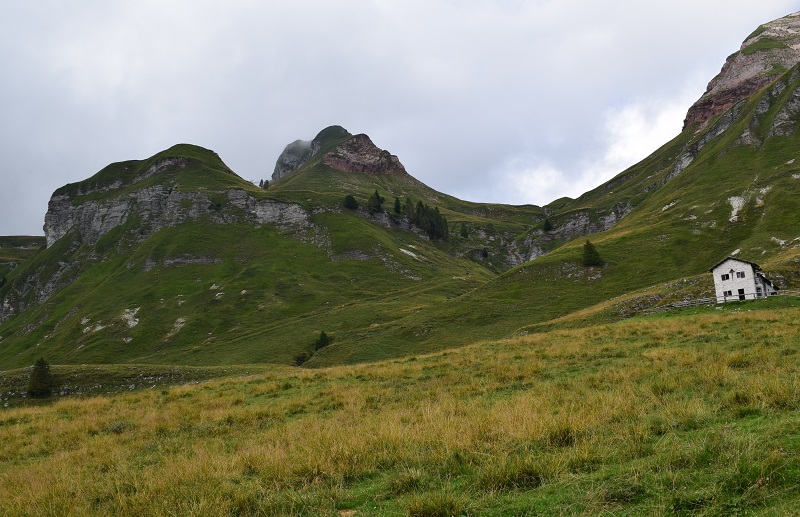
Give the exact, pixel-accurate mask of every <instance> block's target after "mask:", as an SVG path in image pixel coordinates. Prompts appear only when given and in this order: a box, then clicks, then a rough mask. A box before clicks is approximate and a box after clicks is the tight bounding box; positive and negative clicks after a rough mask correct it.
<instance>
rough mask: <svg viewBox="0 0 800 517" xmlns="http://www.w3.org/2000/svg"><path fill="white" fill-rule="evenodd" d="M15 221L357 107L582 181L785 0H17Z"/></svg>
mask: <svg viewBox="0 0 800 517" xmlns="http://www.w3.org/2000/svg"><path fill="white" fill-rule="evenodd" d="M2 6H3V15H2V17H0V43H2V44H1V45H0V67H1V69H2V80H1V81H0V108H1V109H0V180H1V181H0V235H15V234H29V235H42V234H43V231H42V224H43V222H44V214H45V212H46V211H47V201H48V199H49V198H50V195H51V194H52V192H53V191H54V190H55V189H56V188H58V187H60V186H62V185H64V184H66V183H71V182H75V181H80V180H83V179H85V178H88V177H90V176H91V175H93V174H94V173H95V172H97V171H98V170H100V169H101V168H103V167H104V166H105V165H107V164H108V163H111V162H115V161H122V160H129V159H144V158H147V157H149V156H151V155H153V154H155V153H157V152H159V151H161V150H163V149H166V148H168V147H170V146H172V145H174V144H176V143H181V142H186V143H193V144H197V145H201V146H203V147H207V148H210V149H213V150H215V151H216V152H218V153H219V154H220V156H221V157H222V159H223V160H224V161H225V162H226V163H227V164H228V165H229V166H230V167H231V168H232V169H233V170H234V171H236V172H237V173H238V174H239V175H240V176H242V177H244V178H246V179H250V180H259V179H268V178H269V177H270V176H271V174H272V170H273V168H274V166H275V160H276V158H277V157H278V155H279V154H280V152H281V151H282V149H283V148H284V146H285V145H286V144H288V143H289V142H291V141H293V140H296V139H304V140H310V139H311V138H313V137H314V136H315V135H316V134H317V133H318V132H319V131H320V130H321V129H323V128H325V127H327V126H329V125H333V124H338V125H341V126H344V127H345V128H346V129H347V130H349V131H350V132H351V133H367V134H368V135H370V137H371V138H372V140H373V141H374V142H375V143H376V144H377V145H378V146H379V147H381V148H383V149H387V150H389V151H390V152H392V153H393V154H396V155H398V156H399V157H400V161H402V162H403V164H404V165H405V167H406V169H407V170H408V172H409V173H410V174H412V175H413V176H415V177H416V178H418V179H420V180H421V181H423V182H425V183H426V184H428V185H429V186H431V187H433V188H435V189H437V190H440V191H443V192H446V193H448V194H452V195H455V196H457V197H460V198H462V199H468V200H472V201H481V202H501V203H510V204H523V203H532V204H539V205H542V204H546V203H548V202H550V201H553V200H554V199H556V198H559V197H561V196H570V197H576V196H578V195H580V194H581V193H582V192H585V191H586V190H589V189H591V188H593V187H595V186H597V185H599V184H600V183H602V182H603V181H605V180H607V179H609V178H611V177H613V176H614V175H616V174H617V173H619V172H621V171H622V170H624V169H625V168H627V167H628V166H630V165H632V164H634V163H636V162H637V161H639V160H640V159H642V158H644V157H645V156H647V155H648V154H650V153H651V152H652V151H654V150H655V149H656V148H657V147H659V146H660V145H661V144H663V143H665V142H667V141H668V140H669V139H670V138H672V137H674V136H675V135H677V134H678V133H679V132H680V130H681V126H682V122H683V118H684V116H685V114H686V110H687V109H688V108H689V106H690V105H691V104H692V103H693V102H694V101H695V100H696V99H697V98H698V97H699V96H700V95H701V94H702V93H703V92H704V91H705V87H706V85H707V83H708V82H709V81H710V80H711V79H712V78H713V77H714V75H716V74H717V73H718V72H719V70H720V68H721V66H722V64H723V63H724V61H725V58H726V57H727V56H728V55H729V54H731V53H733V52H735V51H736V50H738V48H739V46H740V44H741V42H742V41H743V40H744V38H745V37H746V36H747V35H748V34H750V32H752V31H753V30H754V29H755V28H756V27H758V25H759V24H761V23H764V22H768V21H771V20H773V19H776V18H780V17H782V16H784V15H786V14H789V13H791V12H794V11H798V10H800V1H783V0H771V1H769V2H753V1H752V0H744V1H740V0H733V1H732V0H704V1H702V2H698V1H697V0H691V1H689V0H670V1H661V0H657V1H650V2H642V1H641V0H636V1H634V0H617V1H613V2H597V1H595V0H530V1H516V0H502V1H493V2H489V1H472V0H449V1H448V0H442V1H437V0H385V1H378V0H373V1H368V0H342V1H336V0H291V1H289V0H286V1H277V0H273V1H256V0H226V1H224V2H222V1H204V0H152V1H150V0H140V1H130V0H120V1H116V0H98V1H90V0H83V1H81V0H64V1H56V0H36V1H31V2H18V1H13V2H12V1H10V0H9V1H2Z"/></svg>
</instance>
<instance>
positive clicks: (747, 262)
mask: <svg viewBox="0 0 800 517" xmlns="http://www.w3.org/2000/svg"><path fill="white" fill-rule="evenodd" d="M726 260H736V261H737V262H744V263H745V264H750V265H751V266H753V269H754V270H755V271H761V266H759V265H758V264H756V263H755V262H750V261H749V260H742V259H740V258H736V257H731V256H727V257H725V258H724V259H722V260H720V261H719V262H717V263H716V264H714V265H713V266H711V269H709V271H711V272H713V271H714V270H715V269H717V266H719V265H720V264H722V263H723V262H725V261H726Z"/></svg>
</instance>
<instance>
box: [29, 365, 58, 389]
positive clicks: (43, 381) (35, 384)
mask: <svg viewBox="0 0 800 517" xmlns="http://www.w3.org/2000/svg"><path fill="white" fill-rule="evenodd" d="M54 387H55V380H54V379H53V374H52V373H50V365H49V364H47V361H45V360H44V359H43V358H41V357H40V358H39V359H37V360H36V363H35V364H34V365H33V370H31V376H30V379H29V380H28V395H30V396H31V397H35V398H45V397H49V396H50V395H51V394H52V393H53V388H54Z"/></svg>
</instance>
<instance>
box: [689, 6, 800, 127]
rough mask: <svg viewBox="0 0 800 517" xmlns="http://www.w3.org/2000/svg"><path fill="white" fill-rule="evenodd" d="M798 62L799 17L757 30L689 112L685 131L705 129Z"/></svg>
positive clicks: (779, 21)
mask: <svg viewBox="0 0 800 517" xmlns="http://www.w3.org/2000/svg"><path fill="white" fill-rule="evenodd" d="M798 61H800V13H794V14H790V15H789V16H786V17H784V18H780V19H778V20H775V21H772V22H770V23H767V24H764V25H762V26H761V27H759V28H758V29H757V30H756V31H755V32H753V34H751V35H750V36H749V37H748V38H747V39H746V40H745V41H744V43H742V46H741V48H740V49H739V51H738V52H736V53H734V54H732V55H731V56H730V57H728V59H727V61H726V62H725V65H724V66H723V67H722V71H720V73H719V74H718V75H717V76H716V77H715V78H714V79H712V80H711V82H710V83H709V84H708V88H707V89H706V92H705V93H704V94H703V96H702V97H700V99H699V100H698V101H697V102H695V103H694V105H692V107H691V108H689V111H688V113H687V114H686V119H685V121H684V129H685V128H687V127H688V126H690V125H692V124H699V126H700V128H703V127H705V126H706V125H707V124H708V122H709V121H710V120H711V119H713V118H714V117H716V116H717V115H720V114H721V113H724V112H725V111H727V110H729V109H730V108H731V107H733V106H734V105H735V104H736V103H738V102H739V101H741V100H743V99H746V98H748V97H750V96H751V95H753V94H754V93H755V92H757V91H759V90H760V89H762V88H764V87H765V86H767V85H768V84H770V83H771V82H772V81H773V80H775V78H776V77H778V76H779V75H781V74H782V73H783V72H785V71H786V70H787V69H789V68H791V67H792V66H794V65H795V64H796V63H797V62H798Z"/></svg>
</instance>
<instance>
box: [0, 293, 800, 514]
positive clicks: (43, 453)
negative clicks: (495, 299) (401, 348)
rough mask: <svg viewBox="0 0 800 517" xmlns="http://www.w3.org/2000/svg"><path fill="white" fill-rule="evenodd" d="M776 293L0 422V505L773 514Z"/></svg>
mask: <svg viewBox="0 0 800 517" xmlns="http://www.w3.org/2000/svg"><path fill="white" fill-rule="evenodd" d="M783 301H784V300H769V301H766V302H746V303H745V304H743V305H736V306H728V307H727V308H726V310H722V311H718V310H715V309H713V308H709V309H706V310H705V312H702V313H696V314H690V313H680V312H678V313H674V314H670V315H666V316H664V315H662V316H658V317H648V318H645V319H635V320H629V321H625V322H620V323H616V324H611V325H602V326H596V327H588V328H584V329H577V330H568V331H557V332H550V333H546V334H540V335H534V336H526V337H523V338H517V339H514V340H506V341H492V342H490V343H486V344H483V345H474V346H469V347H464V348H461V349H458V350H454V351H447V352H444V353H440V354H433V355H426V356H419V357H413V358H407V359H403V360H392V361H387V362H383V363H376V364H370V365H358V366H348V367H336V368H330V369H326V370H323V371H319V370H312V371H308V370H297V369H292V370H288V369H285V368H284V369H274V370H272V371H268V372H263V373H261V372H257V373H255V374H253V375H248V376H244V375H243V374H242V373H240V370H239V369H236V370H233V369H232V370H231V372H230V374H231V375H232V377H230V378H228V379H222V380H214V381H210V382H205V383H203V384H200V385H190V386H184V387H178V388H159V389H145V390H142V391H135V392H132V393H124V394H121V395H116V396H95V397H91V398H84V399H75V398H72V399H67V400H61V401H58V402H55V403H53V404H46V405H43V406H40V407H28V408H12V409H8V410H5V411H3V412H2V415H0V438H2V439H0V456H1V457H3V458H4V459H5V461H4V462H3V464H2V465H3V466H2V473H3V475H4V477H5V480H6V482H5V483H3V484H2V485H0V509H2V511H3V513H4V514H8V515H15V514H24V513H33V514H41V513H55V514H64V513H68V514H71V515H96V514H128V513H146V514H148V515H167V514H193V513H214V514H225V515H230V514H237V515H264V514H267V515H345V514H351V513H352V512H353V511H356V512H357V514H358V515H376V516H377V515H381V516H385V515H398V516H399V515H463V514H475V515H488V516H494V515H496V516H500V515H526V514H534V513H536V514H542V515H574V514H586V515H596V514H619V515H642V514H648V515H649V514H679V515H688V514H703V515H737V514H741V515H790V514H792V513H793V512H794V510H795V509H796V507H797V504H798V502H799V501H798V494H800V490H798V488H800V460H799V459H798V458H799V457H798V455H797V454H796V451H797V450H798V448H799V447H800V434H798V428H797V425H796V414H797V410H798V408H800V384H798V381H797V379H798V374H800V355H799V354H797V348H796V325H795V323H796V319H797V314H798V310H800V308H798V307H797V302H796V301H795V302H794V306H785V305H781V304H776V303H775V302H783ZM159 371H160V370H159ZM59 374H60V375H65V376H66V375H69V370H68V369H63V368H62V369H59ZM205 375H213V373H211V372H208V373H205Z"/></svg>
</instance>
